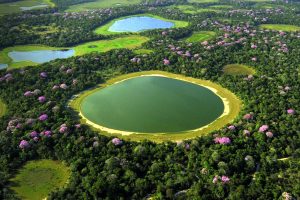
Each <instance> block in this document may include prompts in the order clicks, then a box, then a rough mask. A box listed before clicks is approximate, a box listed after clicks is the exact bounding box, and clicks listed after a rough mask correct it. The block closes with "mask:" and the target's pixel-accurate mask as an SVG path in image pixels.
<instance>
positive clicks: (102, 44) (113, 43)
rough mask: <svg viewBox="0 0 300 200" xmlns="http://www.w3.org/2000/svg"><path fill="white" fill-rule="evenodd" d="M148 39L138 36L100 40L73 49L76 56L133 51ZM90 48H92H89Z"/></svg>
mask: <svg viewBox="0 0 300 200" xmlns="http://www.w3.org/2000/svg"><path fill="white" fill-rule="evenodd" d="M148 40H149V38H147V37H144V36H139V35H132V36H127V37H121V38H116V39H113V40H100V41H96V42H88V43H85V44H82V45H78V46H76V47H74V50H75V52H76V53H75V54H76V56H79V55H83V54H87V53H91V52H106V51H109V50H112V49H120V48H127V49H134V48H136V47H139V46H141V45H142V44H143V43H145V42H147V41H148ZM91 47H92V48H91Z"/></svg>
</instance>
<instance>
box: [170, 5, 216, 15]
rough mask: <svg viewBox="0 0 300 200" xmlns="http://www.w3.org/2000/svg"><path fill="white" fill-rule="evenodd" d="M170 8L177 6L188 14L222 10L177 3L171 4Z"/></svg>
mask: <svg viewBox="0 0 300 200" xmlns="http://www.w3.org/2000/svg"><path fill="white" fill-rule="evenodd" d="M170 8H177V9H179V10H180V11H181V12H183V13H186V14H197V13H202V12H221V11H220V10H217V9H210V8H197V7H194V6H191V5H176V6H170Z"/></svg>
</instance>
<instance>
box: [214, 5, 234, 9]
mask: <svg viewBox="0 0 300 200" xmlns="http://www.w3.org/2000/svg"><path fill="white" fill-rule="evenodd" d="M209 8H212V9H231V8H233V6H231V5H214V6H209Z"/></svg>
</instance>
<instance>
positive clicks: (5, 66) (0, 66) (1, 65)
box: [0, 64, 8, 70]
mask: <svg viewBox="0 0 300 200" xmlns="http://www.w3.org/2000/svg"><path fill="white" fill-rule="evenodd" d="M7 67H8V65H7V64H0V70H1V69H5V68H7Z"/></svg>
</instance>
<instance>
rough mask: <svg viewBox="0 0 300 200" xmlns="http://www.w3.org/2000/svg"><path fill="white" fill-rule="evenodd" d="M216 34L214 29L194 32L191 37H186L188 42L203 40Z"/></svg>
mask: <svg viewBox="0 0 300 200" xmlns="http://www.w3.org/2000/svg"><path fill="white" fill-rule="evenodd" d="M215 35H216V33H215V32H213V31H200V32H195V33H193V34H192V35H191V36H190V37H188V38H186V40H185V41H186V42H203V41H205V40H209V39H212V38H214V37H215Z"/></svg>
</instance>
